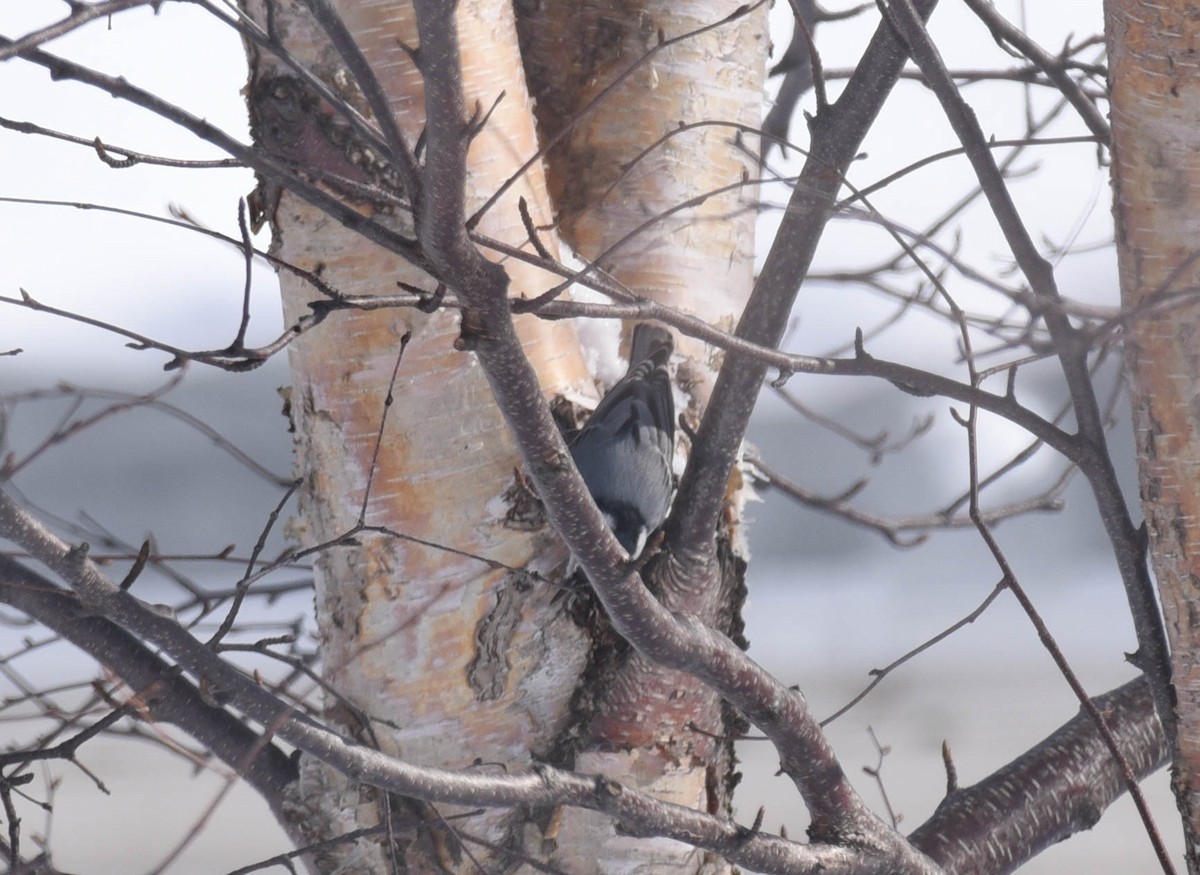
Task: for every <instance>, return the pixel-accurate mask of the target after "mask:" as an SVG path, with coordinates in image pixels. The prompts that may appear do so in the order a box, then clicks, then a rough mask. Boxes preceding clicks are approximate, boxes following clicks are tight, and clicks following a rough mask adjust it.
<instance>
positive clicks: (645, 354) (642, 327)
mask: <svg viewBox="0 0 1200 875" xmlns="http://www.w3.org/2000/svg"><path fill="white" fill-rule="evenodd" d="M674 346H675V341H674V340H673V338H672V337H671V332H670V331H668V330H667V329H665V328H663V327H662V326H661V325H654V324H653V323H650V322H639V323H638V324H637V325H635V326H633V338H632V339H631V340H630V341H629V366H630V368H631V369H632V368H633V367H634V366H636V365H638V364H640V363H641V362H644V361H645V360H646V359H648V358H650V357H652V356H653V355H655V354H656V353H657V352H658V351H659V350H660V349H662V348H663V347H666V350H667V355H668V356H669V355H670V354H671V350H672V349H673V348H674Z"/></svg>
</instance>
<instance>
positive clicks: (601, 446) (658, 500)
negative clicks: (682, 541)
mask: <svg viewBox="0 0 1200 875" xmlns="http://www.w3.org/2000/svg"><path fill="white" fill-rule="evenodd" d="M672 348H673V342H672V340H671V333H670V332H669V331H667V330H666V329H665V328H661V327H659V326H657V325H650V324H648V323H642V324H639V325H637V326H635V327H634V329H633V338H632V340H631V341H630V351H629V371H628V372H627V373H626V374H625V376H624V377H622V378H621V379H620V380H619V381H618V382H617V384H616V385H614V386H613V387H612V388H611V389H609V390H608V393H607V394H606V395H605V396H604V397H603V398H602V399H600V403H599V404H598V405H597V406H596V409H595V411H594V412H593V413H592V415H591V416H590V417H588V420H587V422H585V423H584V425H583V428H582V429H581V430H580V432H579V434H578V435H576V437H575V439H574V440H573V441H572V442H571V448H570V449H571V456H572V457H573V458H574V459H575V466H576V467H577V468H579V473H580V475H582V477H583V482H584V483H586V484H587V488H588V491H589V492H591V493H592V498H593V499H595V501H596V506H597V507H598V508H600V512H601V513H602V514H603V515H604V520H605V522H607V523H608V527H609V528H610V529H612V532H613V534H614V535H615V536H616V538H617V542H618V543H619V544H620V545H621V546H622V547H624V548H625V552H626V553H628V554H629V557H630V558H631V559H634V558H637V556H638V554H639V553H641V552H642V549H643V548H644V547H645V546H646V540H647V539H648V538H649V537H650V534H651V533H652V532H653V531H654V530H655V529H657V528H658V527H659V526H660V525H662V522H663V520H665V519H666V518H667V512H668V511H669V510H670V509H671V493H672V492H673V491H674V478H673V477H672V473H671V462H672V458H673V457H674V455H675V399H674V397H673V396H672V394H671V375H670V373H669V372H668V370H667V362H668V360H669V359H670V358H671V350H672Z"/></svg>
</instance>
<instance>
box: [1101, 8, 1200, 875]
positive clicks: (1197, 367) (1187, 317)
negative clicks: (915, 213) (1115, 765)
mask: <svg viewBox="0 0 1200 875" xmlns="http://www.w3.org/2000/svg"><path fill="white" fill-rule="evenodd" d="M1105 13H1106V18H1107V21H1106V30H1107V33H1108V48H1109V60H1110V67H1109V85H1110V91H1111V97H1112V131H1113V184H1114V188H1115V200H1114V210H1115V213H1116V227H1117V251H1118V256H1119V264H1120V276H1121V294H1122V301H1123V305H1124V307H1125V309H1126V310H1127V311H1128V313H1129V315H1128V316H1127V321H1126V344H1125V346H1126V350H1127V359H1126V360H1127V367H1128V374H1129V383H1130V392H1131V395H1132V405H1133V416H1134V427H1135V431H1136V435H1137V441H1138V463H1139V468H1140V479H1141V493H1142V502H1143V506H1144V510H1145V515H1146V525H1147V529H1148V535H1149V549H1150V556H1151V561H1152V562H1153V566H1154V572H1155V575H1156V577H1157V578H1158V586H1159V592H1160V595H1161V599H1162V605H1163V611H1164V615H1165V619H1166V625H1167V633H1168V636H1169V639H1170V645H1171V652H1172V671H1173V683H1174V688H1175V693H1176V698H1177V706H1176V712H1177V718H1178V728H1177V731H1178V735H1177V739H1176V747H1175V770H1174V780H1175V792H1176V797H1177V799H1178V803H1179V806H1180V810H1181V812H1182V813H1183V818H1184V831H1185V838H1186V848H1187V852H1188V854H1187V856H1188V868H1189V871H1191V872H1193V873H1196V872H1200V661H1198V660H1197V653H1198V652H1200V612H1198V611H1197V607H1198V605H1200V603H1198V601H1197V597H1196V585H1197V582H1200V525H1198V523H1197V520H1200V403H1198V398H1200V304H1198V303H1197V298H1196V289H1197V287H1198V286H1200V260H1198V258H1197V254H1198V251H1197V241H1200V161H1198V160H1197V156H1198V155H1200V66H1198V65H1197V63H1196V57H1197V51H1198V50H1200V15H1198V14H1197V10H1196V6H1195V4H1194V3H1192V2H1188V0H1168V2H1161V3H1160V2H1154V3H1150V2H1145V0H1109V2H1107V3H1106V4H1105Z"/></svg>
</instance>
